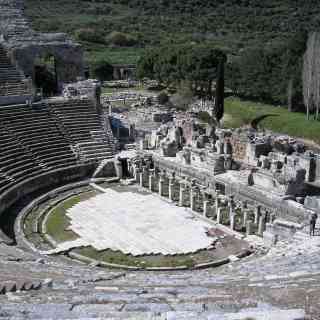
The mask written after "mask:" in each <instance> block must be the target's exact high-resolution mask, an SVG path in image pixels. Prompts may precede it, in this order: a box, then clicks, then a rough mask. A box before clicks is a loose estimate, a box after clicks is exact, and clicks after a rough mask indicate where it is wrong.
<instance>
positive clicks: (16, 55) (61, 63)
mask: <svg viewBox="0 0 320 320" xmlns="http://www.w3.org/2000/svg"><path fill="white" fill-rule="evenodd" d="M10 55H11V58H12V60H13V61H14V63H15V64H16V65H17V66H18V68H20V69H21V70H22V71H23V72H24V74H25V75H26V76H27V77H31V78H32V79H33V80H34V76H35V75H34V66H35V61H36V60H37V58H39V57H44V56H48V55H51V56H53V57H54V59H55V63H56V73H57V80H58V86H59V88H60V89H62V84H63V83H69V82H74V81H77V78H78V77H83V76H84V63H83V51H82V48H81V47H80V46H79V45H67V44H56V45H53V44H44V45H37V44H31V45H28V46H25V47H22V48H13V49H11V50H10Z"/></svg>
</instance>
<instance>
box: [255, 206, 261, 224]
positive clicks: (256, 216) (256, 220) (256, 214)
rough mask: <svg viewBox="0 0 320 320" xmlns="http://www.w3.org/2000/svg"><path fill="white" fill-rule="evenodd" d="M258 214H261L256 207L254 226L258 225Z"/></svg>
mask: <svg viewBox="0 0 320 320" xmlns="http://www.w3.org/2000/svg"><path fill="white" fill-rule="evenodd" d="M260 214H261V207H260V206H257V207H256V208H255V211H254V224H258V222H259V216H260Z"/></svg>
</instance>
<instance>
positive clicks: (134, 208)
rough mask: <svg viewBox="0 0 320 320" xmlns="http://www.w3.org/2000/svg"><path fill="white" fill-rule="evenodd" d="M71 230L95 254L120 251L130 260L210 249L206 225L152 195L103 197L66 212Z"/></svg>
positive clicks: (110, 194) (108, 193)
mask: <svg viewBox="0 0 320 320" xmlns="http://www.w3.org/2000/svg"><path fill="white" fill-rule="evenodd" d="M67 216H68V217H69V218H70V219H71V226H70V228H71V230H73V231H74V232H75V233H76V234H77V235H79V237H80V238H81V243H87V244H88V245H91V246H93V247H94V248H95V249H96V250H99V251H101V250H105V249H112V250H120V251H122V252H123V253H125V254H132V255H134V256H138V255H144V254H148V255H149V254H159V253H161V254H164V255H173V254H185V253H191V252H196V251H198V250H199V249H204V248H207V247H208V246H210V244H211V243H212V240H213V239H212V238H209V237H207V235H206V233H205V231H206V230H207V229H208V228H210V227H211V226H210V224H209V223H207V222H204V221H202V220H200V219H199V218H197V217H195V216H194V215H193V214H192V212H191V211H190V210H188V209H184V208H179V207H176V206H174V205H173V204H170V203H168V202H166V201H164V200H162V199H161V198H159V197H158V196H156V195H152V194H149V195H142V194H137V193H131V192H117V191H115V190H112V189H106V190H105V193H103V194H100V195H98V196H96V197H94V198H91V199H89V200H86V201H83V202H81V203H79V204H77V205H75V206H74V207H72V208H70V209H69V210H68V212H67Z"/></svg>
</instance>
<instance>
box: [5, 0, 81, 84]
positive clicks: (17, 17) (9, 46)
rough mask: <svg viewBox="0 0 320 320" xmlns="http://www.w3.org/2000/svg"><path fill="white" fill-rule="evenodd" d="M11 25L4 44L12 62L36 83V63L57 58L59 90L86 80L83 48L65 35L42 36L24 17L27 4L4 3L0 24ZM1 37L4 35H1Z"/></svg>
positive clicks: (13, 0)
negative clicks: (37, 60)
mask: <svg viewBox="0 0 320 320" xmlns="http://www.w3.org/2000/svg"><path fill="white" fill-rule="evenodd" d="M1 20H7V21H8V24H7V26H6V30H5V31H4V33H5V34H4V35H3V36H2V38H3V39H2V41H1V37H0V41H1V44H2V45H3V47H4V48H5V49H6V50H7V52H8V54H9V56H10V58H11V60H12V62H13V63H14V64H15V65H16V66H17V67H18V68H19V69H20V70H21V71H22V72H23V73H24V74H25V75H26V76H28V77H30V78H32V79H33V80H34V65H35V60H36V59H37V58H41V57H47V56H53V57H54V59H55V64H56V73H57V80H58V87H59V89H62V84H63V83H69V82H75V81H77V78H79V77H83V76H84V62H83V51H82V48H81V46H80V44H78V43H76V42H74V41H73V40H72V39H70V38H69V37H68V36H67V35H66V34H64V33H38V32H36V31H34V30H33V29H32V28H31V26H30V23H29V21H28V19H27V18H26V16H25V14H24V1H23V0H12V1H11V0H10V1H9V0H0V21H1ZM0 36H1V32H0Z"/></svg>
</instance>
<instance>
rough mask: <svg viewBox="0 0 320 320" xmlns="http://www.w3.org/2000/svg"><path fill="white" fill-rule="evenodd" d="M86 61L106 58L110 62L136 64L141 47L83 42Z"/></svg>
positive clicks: (141, 50)
mask: <svg viewBox="0 0 320 320" xmlns="http://www.w3.org/2000/svg"><path fill="white" fill-rule="evenodd" d="M84 47H85V49H86V54H85V57H86V59H87V60H88V61H97V60H106V61H108V62H109V63H111V64H136V63H137V62H138V60H139V58H140V55H141V54H142V52H143V50H144V49H142V48H110V47H108V46H105V45H95V46H92V44H90V45H89V44H84Z"/></svg>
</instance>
